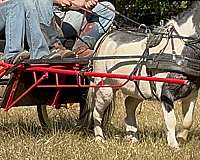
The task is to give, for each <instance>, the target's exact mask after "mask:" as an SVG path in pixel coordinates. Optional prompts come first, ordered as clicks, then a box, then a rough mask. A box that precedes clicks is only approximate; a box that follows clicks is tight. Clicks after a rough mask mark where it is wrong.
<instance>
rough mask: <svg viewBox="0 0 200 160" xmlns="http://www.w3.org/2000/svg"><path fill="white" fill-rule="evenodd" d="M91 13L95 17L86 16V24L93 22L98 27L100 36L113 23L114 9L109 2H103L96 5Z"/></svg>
mask: <svg viewBox="0 0 200 160" xmlns="http://www.w3.org/2000/svg"><path fill="white" fill-rule="evenodd" d="M92 11H93V12H94V13H96V14H97V15H91V16H88V17H87V18H88V22H95V23H96V24H97V26H98V31H99V33H100V34H101V35H102V34H104V33H105V32H106V31H107V30H108V29H109V27H110V26H111V25H112V23H113V20H114V18H115V12H114V11H115V7H114V6H113V5H112V4H111V3H110V2H107V1H103V2H100V3H98V4H97V6H96V7H95V8H94V9H93V10H92ZM98 15H99V16H98Z"/></svg>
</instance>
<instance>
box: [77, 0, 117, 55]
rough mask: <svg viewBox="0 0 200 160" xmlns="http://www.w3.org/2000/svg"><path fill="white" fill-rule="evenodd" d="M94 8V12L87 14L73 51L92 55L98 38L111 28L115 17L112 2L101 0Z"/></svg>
mask: <svg viewBox="0 0 200 160" xmlns="http://www.w3.org/2000/svg"><path fill="white" fill-rule="evenodd" d="M101 3H102V4H103V5H101V4H100V3H98V4H97V6H96V7H95V8H94V9H93V10H92V11H93V13H94V14H86V15H87V16H86V22H85V23H84V26H83V28H82V30H81V32H80V34H79V39H78V40H77V41H76V43H75V45H74V47H73V51H74V52H76V53H77V54H78V55H80V56H90V55H91V54H92V53H93V52H92V50H93V49H94V46H95V44H96V42H97V40H98V39H99V38H100V37H101V36H102V35H103V34H104V33H105V32H106V31H107V30H108V29H109V27H110V26H111V24H112V22H113V19H114V17H115V13H114V10H115V8H114V6H113V5H112V4H111V3H110V2H106V1H105V2H101Z"/></svg>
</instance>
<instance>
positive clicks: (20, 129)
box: [0, 100, 200, 160]
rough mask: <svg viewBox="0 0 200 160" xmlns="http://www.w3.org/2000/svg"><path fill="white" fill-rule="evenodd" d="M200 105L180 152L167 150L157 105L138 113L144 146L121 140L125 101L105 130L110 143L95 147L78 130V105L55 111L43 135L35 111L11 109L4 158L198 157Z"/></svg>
mask: <svg viewBox="0 0 200 160" xmlns="http://www.w3.org/2000/svg"><path fill="white" fill-rule="evenodd" d="M199 103H200V102H198V104H197V107H196V110H195V114H194V125H193V127H192V129H191V133H190V136H189V140H188V142H187V143H185V144H181V149H180V150H178V151H177V150H173V149H171V148H169V147H168V146H167V142H166V134H165V125H164V122H163V116H162V112H161V108H160V107H159V103H156V104H155V102H147V101H146V102H144V103H143V105H142V107H141V108H140V109H138V113H137V114H138V119H139V130H140V142H139V143H137V144H131V143H130V142H127V141H125V140H124V139H123V135H124V124H123V118H124V109H123V104H122V103H121V100H117V107H116V110H115V114H114V116H113V118H112V121H111V123H110V125H109V126H108V128H107V129H106V133H107V134H106V136H107V142H106V143H104V144H101V143H100V144H98V143H95V142H94V140H93V138H94V137H93V134H92V133H86V134H85V132H83V131H78V129H77V128H76V127H75V125H76V117H77V110H78V107H75V106H74V107H72V108H71V109H61V110H58V111H57V110H55V111H52V112H51V114H52V117H54V118H55V124H54V128H53V130H52V131H50V132H44V131H43V130H42V129H41V127H40V125H39V122H38V120H37V113H36V109H35V108H34V107H30V108H13V109H12V110H10V111H9V112H4V111H3V110H2V111H1V114H0V159H3V160H6V159H11V160H18V159H20V160H24V159H37V160H41V159H59V160H60V159H73V160H76V159H84V160H96V159H97V160H112V159H122V160H127V159H145V160H146V159H151V160H152V159H158V160H160V159H162V160H166V159H174V160H179V159H180V160H186V159H187V160H191V159H197V160H198V159H200V152H199V151H200V127H199V121H200V109H199V107H200V105H199ZM176 113H177V130H179V129H180V126H181V118H182V117H181V107H180V103H177V104H176Z"/></svg>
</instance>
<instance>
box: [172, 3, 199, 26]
mask: <svg viewBox="0 0 200 160" xmlns="http://www.w3.org/2000/svg"><path fill="white" fill-rule="evenodd" d="M192 15H193V23H194V26H198V25H199V22H200V1H192V2H191V5H190V6H189V7H188V9H187V10H185V11H183V12H182V13H180V14H179V15H178V16H177V17H176V18H175V19H174V20H175V21H176V22H177V23H178V25H182V24H183V23H185V22H186V21H187V20H188V18H189V17H191V16H192ZM197 23H198V24H197Z"/></svg>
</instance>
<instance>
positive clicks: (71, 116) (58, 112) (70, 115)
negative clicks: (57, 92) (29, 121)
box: [37, 102, 85, 130]
mask: <svg viewBox="0 0 200 160" xmlns="http://www.w3.org/2000/svg"><path fill="white" fill-rule="evenodd" d="M83 105H85V103H83V102H82V103H80V105H79V108H78V107H77V108H78V109H76V110H73V111H72V110H70V109H69V108H67V107H61V108H60V109H55V108H53V107H50V106H47V105H37V115H38V119H39V122H40V125H41V127H42V129H44V130H47V129H52V128H53V127H55V126H57V127H58V126H59V128H63V127H66V126H67V124H68V126H69V125H70V123H74V122H75V121H76V122H78V121H79V118H80V115H81V112H82V108H83ZM75 108H76V106H75ZM60 121H63V122H60ZM72 121H73V122H72ZM65 123H66V126H65ZM70 126H71V125H70Z"/></svg>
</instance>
